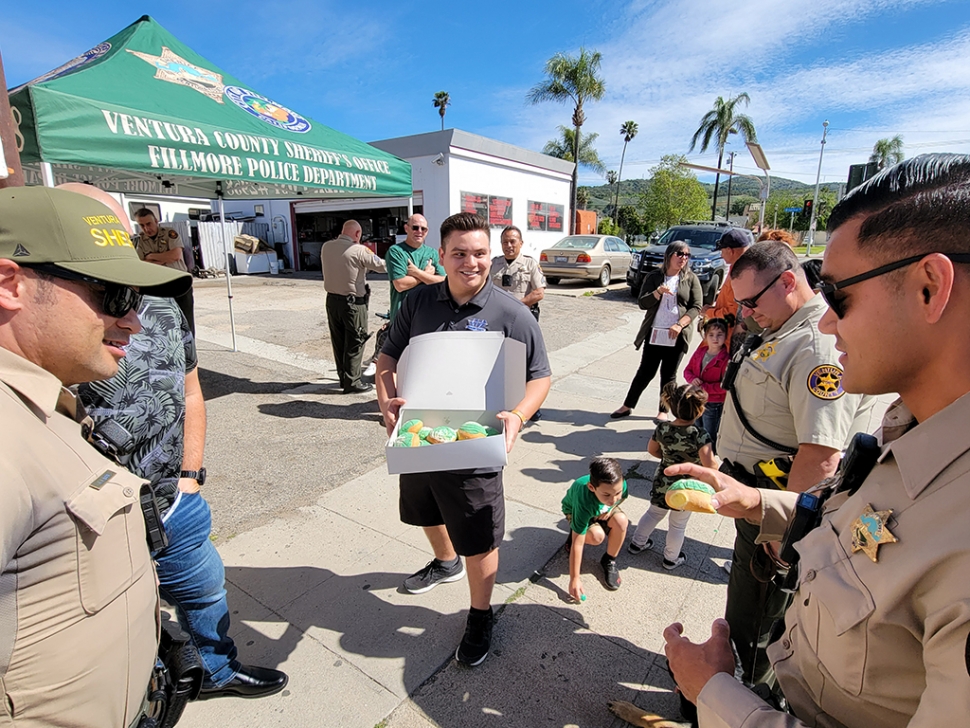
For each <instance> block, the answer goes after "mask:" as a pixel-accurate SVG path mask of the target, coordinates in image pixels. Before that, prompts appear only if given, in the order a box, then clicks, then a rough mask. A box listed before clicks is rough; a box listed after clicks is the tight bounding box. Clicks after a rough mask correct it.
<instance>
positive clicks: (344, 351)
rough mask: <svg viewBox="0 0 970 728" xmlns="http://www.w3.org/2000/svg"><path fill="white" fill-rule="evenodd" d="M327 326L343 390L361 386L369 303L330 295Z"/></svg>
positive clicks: (328, 296) (328, 298) (328, 295)
mask: <svg viewBox="0 0 970 728" xmlns="http://www.w3.org/2000/svg"><path fill="white" fill-rule="evenodd" d="M327 323H328V324H329V325H330V345H331V346H332V347H333V360H334V363H335V364H336V365H337V376H338V377H339V378H340V386H341V387H343V388H344V389H348V388H350V387H356V386H360V384H361V381H360V363H361V360H362V359H363V358H364V344H365V343H366V341H367V304H365V303H350V301H349V300H348V298H347V296H336V295H334V294H332V293H328V294H327Z"/></svg>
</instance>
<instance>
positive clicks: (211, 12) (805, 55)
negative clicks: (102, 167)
mask: <svg viewBox="0 0 970 728" xmlns="http://www.w3.org/2000/svg"><path fill="white" fill-rule="evenodd" d="M142 13H146V14H149V15H152V16H153V17H154V18H155V19H156V20H157V21H159V22H160V23H161V24H162V25H163V26H165V27H166V28H167V29H168V30H169V31H170V32H172V33H173V34H175V35H176V36H177V37H179V38H180V39H181V40H182V41H183V42H184V43H186V44H188V45H190V46H192V47H193V48H194V49H195V50H196V51H197V52H198V53H200V54H201V55H203V56H205V57H206V58H208V59H209V60H211V61H212V62H213V63H214V64H215V65H218V66H221V67H222V68H223V69H224V70H226V71H228V72H229V73H231V74H233V75H235V76H237V77H238V78H240V79H241V80H243V81H244V82H246V83H248V84H251V85H252V87H253V88H255V89H256V90H257V91H259V92H261V93H262V94H264V95H265V96H268V97H270V98H272V99H274V100H276V101H278V102H279V103H282V104H284V105H285V106H288V107H290V108H292V109H294V110H296V111H298V112H299V113H301V114H304V115H307V116H310V117H312V118H313V119H315V120H317V121H319V122H321V123H324V124H326V125H328V126H332V127H334V128H335V129H339V130H340V131H342V132H345V133H348V134H352V135H353V136H356V137H358V138H361V139H364V140H375V139H383V138H387V137H393V136H402V135H406V134H417V133H422V132H427V131H435V130H437V129H439V128H440V124H439V118H438V115H437V111H436V110H435V109H434V108H433V107H432V104H431V100H432V98H433V96H434V93H435V92H436V91H440V90H445V91H448V92H449V93H450V94H451V98H452V106H451V107H449V109H448V114H447V117H446V120H445V123H446V126H447V127H457V128H460V129H464V130H466V131H470V132H474V133H477V134H482V135H485V136H489V137H493V138H495V139H500V140H502V141H506V142H509V143H512V144H517V145H520V146H523V147H526V148H530V149H535V150H540V149H541V148H542V146H543V144H544V143H545V142H546V141H547V140H549V139H551V138H553V137H554V136H555V135H556V126H557V125H558V124H568V123H569V119H570V115H571V108H570V107H566V106H560V105H556V104H543V105H541V106H530V105H528V104H527V103H526V102H525V95H526V92H527V91H528V90H529V88H531V87H532V86H533V85H534V84H536V83H538V82H539V81H540V80H542V78H543V74H542V68H543V65H544V63H545V61H546V60H547V59H548V58H549V57H550V56H552V55H553V54H554V53H556V52H559V51H562V52H567V53H575V52H576V51H577V50H578V49H579V48H580V47H581V46H585V47H587V48H590V49H595V50H598V51H600V52H601V53H602V54H603V77H604V79H605V81H606V84H607V93H606V97H605V98H604V99H603V100H602V101H601V102H599V103H596V104H592V105H590V106H589V107H587V124H586V126H585V127H584V131H592V132H598V133H599V134H600V138H599V139H598V140H597V145H596V146H597V149H598V150H599V152H600V156H601V158H602V159H603V161H604V162H605V163H606V164H607V166H608V167H610V168H613V169H615V168H616V167H617V166H618V164H619V160H620V153H621V151H622V146H623V142H622V137H621V136H620V134H619V128H620V125H621V124H622V123H623V122H624V121H626V120H628V119H632V120H634V121H636V122H637V123H638V124H639V126H640V133H639V135H638V136H637V137H636V139H634V140H633V142H631V143H630V145H629V149H628V151H627V156H626V163H625V165H624V171H623V177H624V178H625V179H626V178H631V177H644V176H649V170H650V168H651V167H652V166H654V165H655V164H656V163H657V162H658V161H659V159H660V157H661V156H662V155H664V154H671V153H682V154H686V153H687V150H688V147H689V144H690V138H691V135H692V134H693V132H694V130H695V129H696V128H697V124H698V122H699V120H700V118H701V117H702V116H703V115H704V113H705V112H706V111H707V110H708V109H709V108H710V107H711V105H712V103H713V101H714V99H715V98H716V97H717V96H719V95H721V96H729V95H734V94H737V93H739V92H741V91H746V92H748V94H749V95H750V96H751V105H750V107H748V108H747V109H746V113H748V114H749V115H750V116H751V117H752V119H753V120H754V122H755V126H756V128H757V130H758V136H759V141H760V142H761V144H762V146H763V147H764V149H765V152H766V154H767V157H768V160H769V162H770V164H771V167H772V170H773V174H776V175H779V176H785V177H790V178H794V179H800V180H802V181H805V182H814V181H815V173H816V169H817V165H818V155H819V142H820V140H821V135H822V121H823V120H826V119H827V120H828V121H829V122H830V127H829V133H828V139H827V143H826V148H825V157H824V162H823V166H822V179H823V181H839V180H844V179H845V177H846V173H847V169H848V165H849V164H852V163H856V162H864V161H865V160H866V158H867V157H868V154H869V151H870V150H871V148H872V144H873V143H874V142H875V141H876V140H877V139H879V138H882V137H887V136H892V135H894V134H897V133H898V134H901V135H902V136H903V140H904V143H905V145H906V152H907V156H912V155H914V154H917V153H920V152H935V151H957V152H966V153H970V93H968V92H970V72H968V68H970V2H967V1H966V0H784V1H782V0H735V1H734V2H732V3H723V2H714V0H633V1H627V2H620V1H619V0H601V1H600V2H595V3H590V2H578V0H560V1H558V2H555V3H552V2H544V1H542V0H539V1H538V2H529V3H524V2H521V1H520V2H509V1H508V0H493V2H491V3H487V4H482V3H475V4H472V3H467V4H466V3H454V2H439V1H438V0H425V1H424V2H420V3H408V2H385V1H379V2H378V1H369V0H361V1H360V2H356V3H349V2H346V1H344V2H332V1H331V0H317V1H311V0H276V1H274V2H255V1H254V0H209V1H208V2H205V3H198V2H188V1H187V0H168V1H167V2H165V3H153V2H146V3H142V4H141V5H140V6H136V5H135V4H133V3H130V2H110V1H109V0H84V2H77V0H70V1H66V0H47V1H42V2H33V3H28V2H13V1H11V0H8V1H7V2H4V3H2V5H0V52H2V54H3V62H4V67H5V71H6V77H7V84H8V86H10V87H13V86H16V85H18V84H20V83H23V82H24V81H27V80H29V79H31V78H34V77H36V76H38V75H40V74H42V73H44V72H46V71H48V70H50V69H52V68H55V67H57V66H59V65H60V64H62V63H64V62H65V61H67V60H69V59H71V58H73V57H74V56H76V55H78V54H80V53H82V52H84V51H85V50H87V49H89V48H91V47H93V46H95V45H97V44H98V43H99V42H101V41H102V40H105V39H106V38H108V37H110V36H111V35H113V34H114V33H116V32H118V31H119V30H121V29H122V28H123V27H125V26H126V25H128V24H130V23H131V22H133V21H134V20H136V19H137V18H138V17H139V16H140V15H141V14H142ZM732 148H733V149H736V151H738V153H739V154H738V157H737V160H736V163H735V169H736V170H737V171H742V172H748V171H750V172H755V171H756V168H755V167H754V164H753V162H752V161H751V158H750V156H749V155H748V153H747V150H746V149H745V148H744V147H743V146H742V145H740V144H739V143H733V144H732V145H731V146H729V148H728V149H729V150H730V149H732ZM689 157H690V159H691V161H694V162H696V163H698V164H705V165H711V166H713V165H714V164H715V163H716V161H717V159H716V156H715V155H714V154H712V153H710V152H708V153H707V154H700V153H697V152H695V153H693V154H690V155H689ZM702 178H703V179H706V176H704V175H702ZM580 180H581V182H582V183H584V184H602V183H603V178H602V177H599V176H597V175H595V174H591V173H588V172H586V171H581V174H580Z"/></svg>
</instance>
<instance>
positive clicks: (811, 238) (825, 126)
mask: <svg viewBox="0 0 970 728" xmlns="http://www.w3.org/2000/svg"><path fill="white" fill-rule="evenodd" d="M828 133H829V122H828V120H825V121H823V122H822V148H821V149H820V150H819V153H818V172H817V173H816V175H815V198H814V201H813V202H812V219H811V220H810V221H809V223H808V245H807V246H806V247H805V257H806V258H807V257H808V256H810V255H811V254H812V244H813V243H814V242H815V216H816V215H817V214H818V186H819V182H821V180H822V155H823V154H825V135H826V134H828Z"/></svg>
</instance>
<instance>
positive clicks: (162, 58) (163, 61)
mask: <svg viewBox="0 0 970 728" xmlns="http://www.w3.org/2000/svg"><path fill="white" fill-rule="evenodd" d="M128 52H129V53H131V54H132V55H133V56H138V57H139V58H141V59H142V60H143V61H145V63H150V64H151V65H153V66H155V68H156V71H155V78H157V79H158V80H159V81H168V82H169V83H175V84H178V85H179V86H188V87H189V88H190V89H192V90H194V91H198V92H199V93H200V94H202V95H203V96H208V97H209V98H210V99H212V100H213V101H215V102H217V103H220V104H221V103H224V102H223V100H222V92H223V89H224V88H225V84H224V83H223V82H222V74H221V73H214V72H213V71H209V70H208V69H205V68H200V67H199V66H195V65H193V64H191V63H189V62H188V61H187V60H185V59H184V58H182V56H180V55H177V54H175V53H173V52H172V51H171V50H170V49H168V48H166V47H165V46H162V54H161V55H159V56H153V55H151V54H150V53H139V52H138V51H132V50H129V51H128Z"/></svg>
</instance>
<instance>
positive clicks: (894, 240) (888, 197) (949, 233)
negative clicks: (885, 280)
mask: <svg viewBox="0 0 970 728" xmlns="http://www.w3.org/2000/svg"><path fill="white" fill-rule="evenodd" d="M861 215H865V216H866V218H865V220H864V221H863V222H862V226H861V228H860V229H859V248H860V249H862V250H866V251H869V252H875V251H879V254H880V255H879V257H885V258H887V259H888V258H902V257H906V256H909V255H916V254H920V253H934V252H941V253H966V252H970V236H968V235H967V227H968V223H970V155H966V154H921V155H919V156H917V157H913V158H912V159H907V160H905V161H903V162H900V163H899V164H897V165H895V166H893V167H890V168H889V169H886V170H883V171H882V172H880V173H879V174H877V175H876V176H875V177H873V178H872V179H870V180H868V181H867V182H865V183H864V184H862V185H860V186H859V187H856V188H855V189H854V190H852V191H851V192H849V194H848V195H846V196H845V197H844V198H843V199H842V201H841V202H839V204H837V205H836V206H835V208H834V209H833V210H832V214H831V215H830V216H829V221H828V231H829V232H830V233H831V232H834V231H835V230H838V229H839V228H840V227H841V226H842V225H844V224H845V223H846V222H848V221H849V220H851V219H853V218H855V217H859V216H861Z"/></svg>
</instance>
